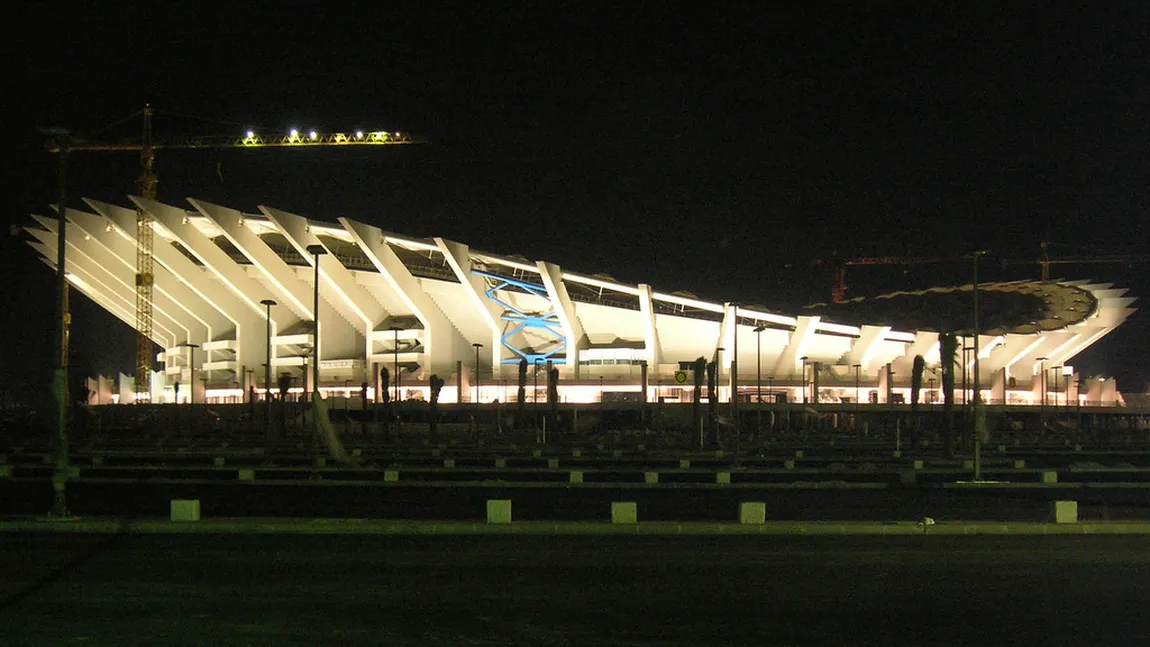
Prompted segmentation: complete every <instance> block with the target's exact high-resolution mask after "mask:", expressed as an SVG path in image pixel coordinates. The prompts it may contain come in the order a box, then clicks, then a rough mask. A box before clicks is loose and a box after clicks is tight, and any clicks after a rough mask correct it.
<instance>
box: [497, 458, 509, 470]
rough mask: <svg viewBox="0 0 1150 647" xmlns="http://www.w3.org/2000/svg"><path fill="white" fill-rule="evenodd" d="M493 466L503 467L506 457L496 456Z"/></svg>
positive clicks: (505, 465) (505, 463)
mask: <svg viewBox="0 0 1150 647" xmlns="http://www.w3.org/2000/svg"><path fill="white" fill-rule="evenodd" d="M495 467H496V468H504V467H507V459H506V458H497V459H495Z"/></svg>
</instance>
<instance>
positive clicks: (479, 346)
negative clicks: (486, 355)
mask: <svg viewBox="0 0 1150 647" xmlns="http://www.w3.org/2000/svg"><path fill="white" fill-rule="evenodd" d="M472 346H473V347H475V348H476V349H479V348H483V344H481V343H479V342H475V343H474V344H472Z"/></svg>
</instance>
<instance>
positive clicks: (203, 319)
mask: <svg viewBox="0 0 1150 647" xmlns="http://www.w3.org/2000/svg"><path fill="white" fill-rule="evenodd" d="M67 215H68V220H70V221H72V222H74V223H76V225H77V226H78V227H80V228H81V229H82V230H83V231H84V234H85V236H86V237H90V238H91V241H92V244H98V245H100V246H102V247H103V248H104V249H106V250H107V251H108V252H109V253H111V254H112V255H113V256H114V258H115V259H116V260H118V261H119V262H120V263H121V264H122V265H124V266H125V267H127V268H128V269H130V270H132V271H133V272H135V264H136V245H135V243H133V242H129V241H128V240H127V239H125V238H124V237H122V236H120V235H119V234H118V233H116V232H115V231H114V230H110V229H109V228H108V227H107V220H106V219H105V218H103V217H101V216H99V215H96V214H94V213H87V212H85V211H80V210H77V209H69V210H68V214H67ZM153 272H154V275H155V288H156V291H158V292H160V293H161V294H164V295H165V296H167V297H168V298H170V299H171V300H172V302H173V303H175V304H176V306H178V307H179V308H180V309H181V310H183V311H184V312H185V313H187V315H188V316H189V317H191V318H193V319H195V320H196V321H198V322H199V323H200V325H202V326H203V327H204V328H205V329H206V334H205V335H204V338H203V339H199V338H193V339H192V341H193V342H194V343H198V344H202V343H204V342H208V341H214V339H215V336H216V335H221V334H224V333H228V334H230V333H232V332H233V328H234V325H233V324H232V322H230V321H228V319H227V318H226V317H224V316H223V315H221V314H220V313H219V311H218V310H216V309H215V308H212V307H211V306H210V305H209V304H208V303H207V302H206V301H204V300H203V299H202V298H201V297H200V295H199V294H197V293H196V292H195V291H193V290H192V289H191V288H190V287H188V286H187V285H185V284H184V283H182V282H181V281H180V280H179V278H178V277H176V276H175V275H173V274H172V272H171V270H169V269H168V268H167V267H166V266H164V265H163V264H162V263H159V262H157V263H156V265H155V268H154V271H153Z"/></svg>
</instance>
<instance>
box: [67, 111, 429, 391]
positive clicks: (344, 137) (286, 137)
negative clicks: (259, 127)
mask: <svg viewBox="0 0 1150 647" xmlns="http://www.w3.org/2000/svg"><path fill="white" fill-rule="evenodd" d="M137 116H141V117H143V132H142V134H141V136H140V139H139V140H129V141H117V142H98V141H81V140H69V139H67V138H66V137H61V138H57V139H52V140H51V141H49V142H48V146H47V148H48V151H49V152H52V153H60V154H61V155H66V154H68V153H72V152H80V151H89V152H99V151H138V152H139V155H140V176H139V177H138V178H137V179H136V190H137V192H138V193H139V195H140V196H141V197H144V198H148V199H154V198H155V197H156V185H157V184H158V183H159V178H158V177H157V176H156V173H155V170H154V169H153V166H154V164H155V160H156V151H159V150H178V149H227V148H249V149H252V148H305V147H312V146H344V147H348V146H351V147H359V146H393V145H402V144H424V143H427V141H426V140H424V139H423V138H421V137H418V136H414V135H411V134H409V133H405V132H400V131H386V130H372V131H364V130H355V131H350V132H322V133H321V132H318V131H315V130H310V131H306V132H304V131H300V130H299V129H296V128H293V129H291V130H290V131H288V132H287V133H278V134H271V133H264V132H257V131H255V130H246V131H245V132H243V133H241V134H239V135H222V136H221V135H211V136H195V137H176V138H171V139H164V140H154V139H153V137H152V116H153V110H152V107H151V106H150V105H145V106H144V109H143V110H141V111H139V112H137V113H134V114H133V115H129V116H128V117H125V118H124V119H123V120H121V122H123V121H127V120H129V119H132V118H134V117H137ZM58 134H61V135H63V134H64V133H62V132H61V133H58ZM61 174H63V171H62V170H61ZM60 210H61V217H63V210H64V205H60ZM58 235H59V236H60V239H61V240H63V236H64V231H63V229H61V230H60V231H59V232H58ZM152 252H153V226H152V215H151V214H150V213H148V212H147V211H146V210H144V209H142V208H137V210H136V363H135V374H136V385H137V387H136V388H137V391H139V390H140V387H141V386H142V385H146V384H148V381H149V380H148V378H149V373H150V371H151V369H152V357H153V352H152V318H153V301H152V288H153V284H154V282H155V277H154V275H153V270H154V262H153V256H152ZM59 263H60V266H61V267H63V263H64V259H63V257H61V258H60V259H59ZM65 294H66V292H65ZM65 307H66V306H65ZM62 315H63V316H62V320H63V321H64V322H65V323H64V325H65V326H66V322H67V319H68V316H67V312H66V311H65V312H63V313H62ZM63 336H64V338H65V339H66V338H67V333H66V332H65V333H64V335H63ZM65 343H66V342H65ZM65 361H66V360H65Z"/></svg>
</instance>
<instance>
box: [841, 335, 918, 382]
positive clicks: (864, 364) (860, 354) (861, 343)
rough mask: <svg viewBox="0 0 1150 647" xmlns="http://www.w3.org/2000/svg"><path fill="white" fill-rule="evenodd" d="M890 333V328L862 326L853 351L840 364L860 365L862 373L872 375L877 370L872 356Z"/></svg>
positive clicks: (852, 345)
mask: <svg viewBox="0 0 1150 647" xmlns="http://www.w3.org/2000/svg"><path fill="white" fill-rule="evenodd" d="M890 331H891V327H890V326H868V325H864V326H862V328H861V330H860V331H859V336H858V338H857V339H855V340H854V342H852V343H851V349H850V350H849V351H847V352H846V353H844V354H843V357H842V359H840V360H839V362H840V363H842V364H845V365H847V366H851V367H853V366H854V365H855V364H860V365H861V372H862V373H865V374H867V375H870V374H871V371H872V370H873V368H875V367H872V366H871V356H872V355H874V351H875V349H877V348H878V347H879V345H880V344H882V342H883V341H884V340H885V339H886V335H887V333H889V332H890ZM936 340H937V337H936Z"/></svg>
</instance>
